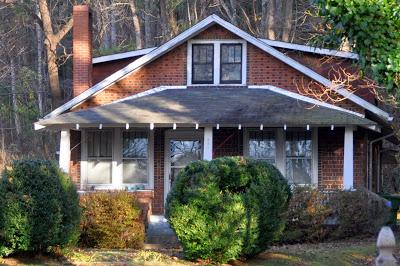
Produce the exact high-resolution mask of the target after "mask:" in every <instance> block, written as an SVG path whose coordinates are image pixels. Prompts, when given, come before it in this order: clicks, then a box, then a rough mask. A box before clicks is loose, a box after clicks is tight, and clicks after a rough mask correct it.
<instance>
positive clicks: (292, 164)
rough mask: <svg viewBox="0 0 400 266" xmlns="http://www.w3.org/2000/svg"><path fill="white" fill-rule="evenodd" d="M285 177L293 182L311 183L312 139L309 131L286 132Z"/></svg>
mask: <svg viewBox="0 0 400 266" xmlns="http://www.w3.org/2000/svg"><path fill="white" fill-rule="evenodd" d="M285 151H286V178H287V179H288V180H289V182H290V183H294V184H311V179H312V140H311V132H310V131H301V132H297V131H292V132H291V131H289V132H286V141H285Z"/></svg>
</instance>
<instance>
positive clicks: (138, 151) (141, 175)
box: [122, 131, 149, 184]
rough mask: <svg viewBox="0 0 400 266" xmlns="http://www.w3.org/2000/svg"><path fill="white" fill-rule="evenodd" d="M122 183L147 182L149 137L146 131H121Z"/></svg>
mask: <svg viewBox="0 0 400 266" xmlns="http://www.w3.org/2000/svg"><path fill="white" fill-rule="evenodd" d="M122 139H123V148H122V161H123V167H122V168H123V178H122V180H123V183H124V184H138V183H140V184H148V183H149V179H148V176H149V171H148V167H149V162H148V157H149V156H148V154H149V138H148V134H147V133H146V132H134V131H125V132H123V136H122Z"/></svg>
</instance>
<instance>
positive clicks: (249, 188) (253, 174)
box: [167, 157, 290, 262]
mask: <svg viewBox="0 0 400 266" xmlns="http://www.w3.org/2000/svg"><path fill="white" fill-rule="evenodd" d="M289 197H290V189H289V186H288V184H287V181H286V180H285V179H284V178H283V177H282V175H281V174H280V173H279V171H278V170H277V169H276V168H275V167H273V166H271V165H269V164H267V163H265V162H261V161H255V160H250V159H244V158H240V157H224V158H219V159H215V160H213V161H210V162H206V161H198V162H193V163H191V164H190V165H188V166H187V167H185V168H184V169H183V170H182V172H181V173H180V174H179V176H178V178H177V180H176V181H175V184H174V187H173V188H172V191H171V192H170V194H169V196H168V199H167V217H168V219H169V221H170V223H171V226H172V227H173V229H174V230H175V232H176V234H177V236H178V239H179V240H180V242H181V244H182V245H183V248H184V254H185V256H186V258H188V259H193V260H194V259H206V260H212V261H215V262H226V261H229V260H232V259H236V258H238V257H239V256H251V255H254V254H257V253H259V252H262V251H264V250H265V249H266V248H267V247H268V246H269V245H270V244H271V243H272V242H273V241H275V240H277V239H279V238H280V237H281V234H282V231H283V229H284V224H285V221H286V217H285V214H286V209H287V204H288V200H289Z"/></svg>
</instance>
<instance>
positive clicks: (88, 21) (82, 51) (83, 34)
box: [72, 5, 92, 97]
mask: <svg viewBox="0 0 400 266" xmlns="http://www.w3.org/2000/svg"><path fill="white" fill-rule="evenodd" d="M73 17H74V24H73V28H72V48H73V59H72V62H73V63H72V67H73V69H72V70H73V72H72V75H73V97H76V96H77V95H79V94H81V93H82V92H84V91H85V90H87V89H89V88H90V87H91V86H92V13H91V11H90V8H89V6H87V5H76V6H74V9H73Z"/></svg>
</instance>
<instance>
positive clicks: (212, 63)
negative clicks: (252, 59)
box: [187, 39, 247, 86]
mask: <svg viewBox="0 0 400 266" xmlns="http://www.w3.org/2000/svg"><path fill="white" fill-rule="evenodd" d="M187 62H188V63H187V85H189V86H190V85H197V86H202V85H246V64H247V43H246V41H245V40H241V39H232V40H208V39H207V40H201V39H194V40H190V41H188V56H187Z"/></svg>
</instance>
